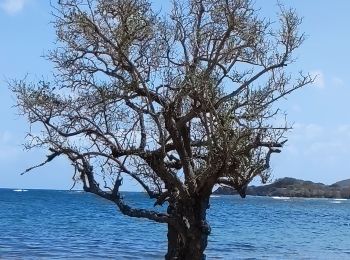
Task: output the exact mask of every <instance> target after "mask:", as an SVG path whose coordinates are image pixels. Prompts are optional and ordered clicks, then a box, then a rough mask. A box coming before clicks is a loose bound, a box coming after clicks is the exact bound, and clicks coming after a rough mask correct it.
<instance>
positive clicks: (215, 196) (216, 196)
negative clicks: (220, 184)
mask: <svg viewBox="0 0 350 260" xmlns="http://www.w3.org/2000/svg"><path fill="white" fill-rule="evenodd" d="M220 197H221V196H219V195H210V198H220Z"/></svg>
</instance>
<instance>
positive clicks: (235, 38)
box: [11, 0, 313, 251]
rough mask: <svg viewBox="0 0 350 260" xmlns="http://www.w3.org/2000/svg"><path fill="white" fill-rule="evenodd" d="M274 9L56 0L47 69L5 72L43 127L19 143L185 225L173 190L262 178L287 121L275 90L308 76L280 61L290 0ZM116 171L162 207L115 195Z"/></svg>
mask: <svg viewBox="0 0 350 260" xmlns="http://www.w3.org/2000/svg"><path fill="white" fill-rule="evenodd" d="M280 10H281V12H280V14H279V17H278V18H279V23H278V25H277V24H276V23H272V22H271V21H269V20H267V19H264V18H261V16H260V15H259V12H257V10H256V9H255V8H254V5H253V4H252V2H251V1H250V0H215V1H212V0H210V1H209V0H182V1H174V2H173V3H172V8H171V10H170V11H169V13H166V14H165V13H164V12H163V11H160V10H156V9H155V8H154V7H152V4H151V3H150V1H147V0H62V1H59V2H58V4H57V5H55V6H54V26H55V29H56V34H57V47H56V48H55V49H54V50H52V51H51V52H50V53H49V54H48V58H49V59H50V60H51V61H52V62H53V63H54V65H55V69H56V71H55V74H54V79H55V80H53V81H50V82H45V81H41V82H35V83H30V82H27V81H21V80H19V81H18V80H17V81H14V82H12V84H11V88H12V90H13V92H14V93H15V94H16V97H17V102H18V107H19V108H20V110H21V111H22V112H23V114H24V115H25V116H26V117H27V118H28V120H29V123H30V124H39V125H41V126H42V129H43V130H42V131H41V132H40V133H37V132H30V133H29V135H28V143H27V144H26V147H27V148H28V149H32V148H34V147H40V148H44V149H48V150H49V151H50V154H49V155H48V157H47V160H46V161H45V162H43V163H42V164H40V165H37V166H42V165H43V164H45V163H48V162H50V161H51V160H52V159H54V158H55V157H57V156H66V157H67V158H68V159H69V160H70V162H71V164H72V165H73V166H74V168H75V170H76V172H75V175H74V180H75V181H81V182H82V183H83V187H84V190H85V191H88V192H92V193H95V194H97V195H99V196H102V197H104V198H106V199H108V200H111V201H113V202H115V203H116V204H117V205H118V207H119V209H120V210H121V212H122V213H124V214H126V215H129V216H133V217H144V218H148V219H151V220H154V221H157V222H163V223H168V224H169V225H170V226H172V227H174V228H176V229H177V230H178V232H179V233H180V234H182V237H185V235H184V234H186V232H190V231H191V232H193V230H191V228H192V224H191V223H192V222H191V220H192V219H191V217H190V213H188V214H187V213H186V214H187V215H186V214H185V213H184V212H185V210H183V209H181V207H180V206H178V205H179V204H181V203H180V201H181V202H183V201H191V200H194V201H197V198H200V200H199V201H207V200H209V196H210V194H211V191H212V189H213V187H214V185H216V184H225V185H229V186H231V187H234V188H235V189H237V190H238V191H239V192H240V194H241V195H242V196H244V192H245V187H246V186H247V184H248V183H249V182H250V181H252V180H253V179H254V178H255V177H257V176H260V178H261V179H262V181H263V182H265V181H266V180H267V179H268V178H269V175H270V172H269V169H270V157H271V155H272V154H273V153H279V152H280V151H281V148H282V146H283V144H284V143H285V142H286V137H285V133H286V131H287V130H288V129H289V127H288V125H287V124H285V123H282V124H276V119H279V118H282V119H284V114H283V113H282V112H281V111H280V110H279V109H278V105H276V102H277V101H278V100H280V99H281V98H283V97H285V96H286V95H288V94H290V93H291V92H293V91H294V90H296V89H298V88H301V87H303V86H305V85H307V84H308V83H310V82H312V80H313V79H312V78H311V77H310V76H309V75H308V74H305V75H304V74H302V73H300V74H299V76H298V77H296V78H294V77H293V76H292V75H291V74H289V73H288V72H287V70H286V66H288V65H289V64H290V63H292V62H293V61H294V60H293V56H292V54H293V53H294V51H295V50H296V49H297V48H298V47H299V46H300V45H301V44H302V42H303V41H304V35H303V34H300V33H299V31H298V26H299V25H300V23H301V19H300V18H299V17H298V16H297V15H296V13H295V11H294V10H292V9H287V8H284V7H283V6H280ZM37 166H34V167H32V168H30V169H28V170H32V169H33V168H35V167H37ZM125 175H128V176H130V177H131V178H133V179H134V180H135V181H136V182H138V183H139V184H140V186H141V187H142V188H143V189H144V190H145V191H146V192H147V193H148V195H149V196H150V198H154V199H156V203H155V204H159V205H162V204H163V203H164V202H168V203H169V205H170V206H171V205H172V208H171V210H170V209H168V211H167V212H163V213H160V212H157V211H149V210H144V209H136V208H132V207H130V206H129V205H127V204H126V203H125V202H124V201H123V199H122V196H121V195H120V192H119V189H120V186H121V185H122V178H123V176H125ZM185 204H186V203H185ZM204 204H205V203H204ZM186 205H190V204H186ZM193 210H195V209H193ZM196 210H197V209H196ZM205 210H206V208H205V209H202V211H201V212H202V213H203V211H204V212H205ZM199 211H200V210H199ZM202 213H201V214H202ZM203 214H204V213H203ZM203 214H202V215H203ZM204 215H205V214H204ZM184 217H186V219H187V220H188V221H187V222H186V221H184ZM202 220H203V221H204V222H205V217H204V218H202ZM184 222H185V224H184ZM187 223H189V224H188V225H187ZM203 225H204V224H203ZM204 226H205V225H204ZM186 228H187V229H188V230H189V231H186ZM207 232H209V231H208V230H207ZM183 244H185V242H183ZM204 248H205V246H204ZM203 250H204V249H203ZM203 250H202V251H203Z"/></svg>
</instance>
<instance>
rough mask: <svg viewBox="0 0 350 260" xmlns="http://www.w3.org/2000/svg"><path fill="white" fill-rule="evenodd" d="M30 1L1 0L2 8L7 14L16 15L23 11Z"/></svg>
mask: <svg viewBox="0 0 350 260" xmlns="http://www.w3.org/2000/svg"><path fill="white" fill-rule="evenodd" d="M27 3H28V0H1V2H0V8H1V9H2V10H3V11H5V12H6V13H7V14H10V15H14V14H16V13H19V12H20V11H22V10H23V8H24V6H25V5H26V4H27Z"/></svg>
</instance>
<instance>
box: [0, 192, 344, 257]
mask: <svg viewBox="0 0 350 260" xmlns="http://www.w3.org/2000/svg"><path fill="white" fill-rule="evenodd" d="M125 199H126V200H128V201H130V202H131V203H133V205H135V206H142V207H144V208H147V207H150V206H149V205H151V204H152V203H151V201H150V200H148V199H147V198H146V196H145V195H144V194H142V193H125ZM208 219H209V222H210V224H211V226H212V234H211V236H210V238H209V245H208V248H207V251H206V254H207V257H208V259H350V201H349V200H332V199H281V198H264V197H261V198H259V197H248V198H246V199H240V198H239V197H235V196H219V197H213V198H212V199H211V208H210V209H209V212H208ZM165 251H166V226H165V225H162V224H155V223H153V222H150V221H147V220H141V219H134V218H129V217H124V216H123V215H121V214H120V213H119V212H118V211H117V209H116V207H115V206H114V205H113V204H111V203H109V202H107V201H105V200H102V199H100V198H97V197H95V196H93V195H91V194H86V193H83V192H76V191H47V190H29V191H25V192H18V191H13V190H7V189H0V259H163V256H164V255H165V253H166V252H165Z"/></svg>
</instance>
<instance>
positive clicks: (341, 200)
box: [333, 199, 347, 201]
mask: <svg viewBox="0 0 350 260" xmlns="http://www.w3.org/2000/svg"><path fill="white" fill-rule="evenodd" d="M333 200H334V201H344V200H347V199H333Z"/></svg>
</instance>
